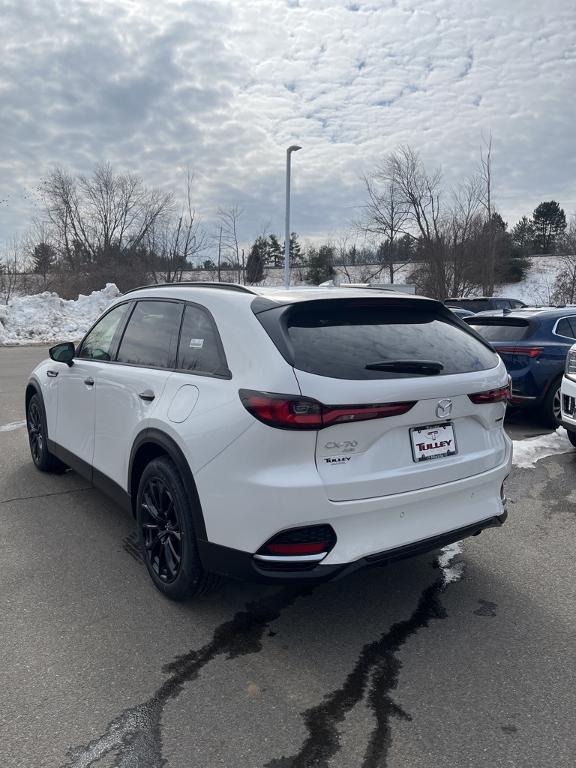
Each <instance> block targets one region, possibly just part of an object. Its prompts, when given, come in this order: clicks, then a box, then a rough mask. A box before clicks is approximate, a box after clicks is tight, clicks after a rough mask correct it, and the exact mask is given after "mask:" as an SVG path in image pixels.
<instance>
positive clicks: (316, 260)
mask: <svg viewBox="0 0 576 768" xmlns="http://www.w3.org/2000/svg"><path fill="white" fill-rule="evenodd" d="M335 255H336V253H335V249H334V247H333V246H331V245H321V246H320V248H318V249H316V248H310V249H309V251H308V271H307V272H306V280H307V281H308V282H309V283H312V284H313V285H320V283H325V282H326V281H328V280H332V278H333V277H334V275H335V274H336V270H335V269H334V266H333V265H334V256H335Z"/></svg>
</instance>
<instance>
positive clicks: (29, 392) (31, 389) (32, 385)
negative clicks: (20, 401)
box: [25, 379, 44, 413]
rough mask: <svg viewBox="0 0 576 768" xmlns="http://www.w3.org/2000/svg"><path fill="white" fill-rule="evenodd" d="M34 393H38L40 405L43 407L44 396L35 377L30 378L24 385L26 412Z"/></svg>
mask: <svg viewBox="0 0 576 768" xmlns="http://www.w3.org/2000/svg"><path fill="white" fill-rule="evenodd" d="M34 395H38V397H39V398H40V401H41V402H42V407H44V398H43V397H42V388H41V387H40V384H38V382H37V381H36V379H30V381H29V382H28V384H27V385H26V396H25V403H26V413H28V405H29V404H30V400H32V398H33V397H34Z"/></svg>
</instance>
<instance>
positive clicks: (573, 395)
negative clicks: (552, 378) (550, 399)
mask: <svg viewBox="0 0 576 768" xmlns="http://www.w3.org/2000/svg"><path fill="white" fill-rule="evenodd" d="M561 394H562V419H561V422H562V426H563V427H564V428H565V429H567V430H568V432H576V381H572V379H569V378H567V377H566V376H564V378H563V379H562V390H561Z"/></svg>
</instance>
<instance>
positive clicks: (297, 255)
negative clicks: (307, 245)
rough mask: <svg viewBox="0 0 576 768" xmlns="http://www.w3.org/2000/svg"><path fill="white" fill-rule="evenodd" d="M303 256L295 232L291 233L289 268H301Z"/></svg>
mask: <svg viewBox="0 0 576 768" xmlns="http://www.w3.org/2000/svg"><path fill="white" fill-rule="evenodd" d="M303 259H304V256H303V254H302V246H301V245H300V241H299V240H298V235H297V234H296V232H292V234H291V235H290V266H291V267H299V266H302V262H303Z"/></svg>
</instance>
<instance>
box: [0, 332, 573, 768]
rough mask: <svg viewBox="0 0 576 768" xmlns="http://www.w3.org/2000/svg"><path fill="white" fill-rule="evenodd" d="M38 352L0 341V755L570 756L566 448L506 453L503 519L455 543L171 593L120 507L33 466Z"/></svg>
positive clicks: (149, 765)
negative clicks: (370, 563)
mask: <svg viewBox="0 0 576 768" xmlns="http://www.w3.org/2000/svg"><path fill="white" fill-rule="evenodd" d="M43 354H44V350H42V349H41V348H38V347H36V348H25V349H24V348H22V349H0V520H1V524H2V538H1V542H2V543H1V547H2V549H1V551H2V576H3V578H2V585H1V586H0V765H1V766H2V768H12V767H16V766H17V767H18V768H24V767H25V768H37V767H41V766H46V767H50V768H59V767H63V766H68V767H72V766H74V767H75V768H80V766H86V767H87V768H88V766H95V767H96V768H103V767H106V768H112V766H116V767H117V768H160V766H167V767H168V768H192V767H193V766H199V767H200V766H201V767H202V768H212V767H213V766H214V767H216V766H224V767H229V768H236V767H244V766H249V767H252V766H253V767H254V768H312V767H314V768H354V767H356V766H358V768H376V767H377V766H380V767H384V768H430V766H434V768H448V766H451V767H452V766H454V765H457V766H459V768H467V767H468V766H470V767H471V768H476V767H477V766H478V767H479V766H482V767H486V768H488V767H489V768H510V767H511V766H512V767H514V766H517V767H518V768H526V767H528V768H532V766H533V767H534V768H536V767H537V768H547V767H548V766H550V767H552V766H554V768H559V767H560V768H563V767H564V766H566V768H569V767H571V766H573V765H574V764H575V760H574V754H575V753H576V734H575V733H574V728H573V717H574V711H575V710H576V673H575V668H576V659H575V648H576V642H575V639H576V578H575V577H576V565H575V558H574V541H575V540H576V514H575V509H576V507H575V501H576V451H571V450H567V452H566V453H562V454H557V455H553V456H549V457H547V458H543V459H541V460H540V461H539V462H538V463H537V464H536V465H535V466H534V467H532V468H527V469H515V470H514V471H513V473H512V475H511V477H510V479H509V482H508V486H507V493H508V496H509V499H510V507H509V512H510V516H509V520H508V523H507V524H506V526H505V527H504V528H503V529H501V530H488V531H485V532H484V533H482V534H481V535H480V536H479V537H477V538H473V539H467V540H466V541H465V542H463V544H462V546H461V551H459V549H460V548H458V547H454V548H452V549H451V550H450V551H448V552H446V553H444V555H443V556H442V557H441V558H439V557H438V555H437V553H436V555H433V554H431V555H426V556H423V557H419V558H417V559H413V560H409V561H404V562H402V563H399V564H396V565H394V566H389V567H387V568H376V569H373V570H370V571H365V572H362V573H356V574H354V575H352V576H351V577H350V578H348V579H347V580H342V581H340V582H335V583H331V584H326V585H322V586H315V587H314V588H310V589H298V588H296V589H283V588H268V587H262V586H256V585H252V584H242V583H236V582H229V581H227V582H222V583H221V585H220V586H219V587H218V588H217V589H216V590H215V591H214V592H212V593H210V594H209V595H207V596H205V597H203V598H202V599H201V600H199V601H197V602H194V603H190V604H186V605H178V604H172V603H170V602H168V601H166V600H165V599H164V598H162V597H161V595H159V594H158V593H157V592H156V590H155V589H154V588H153V587H152V585H151V584H150V583H149V581H148V578H147V575H146V573H145V569H144V566H143V565H142V562H141V560H140V557H139V552H138V549H137V547H136V546H135V540H134V536H133V524H132V520H131V519H130V518H129V516H128V515H126V514H124V513H123V512H122V511H120V510H118V509H117V508H116V507H115V506H114V505H113V504H112V503H111V502H110V501H108V499H107V498H106V497H104V496H102V495H101V494H100V493H98V492H97V491H95V490H94V489H92V488H90V487H88V485H87V484H86V482H85V481H83V480H82V478H80V477H78V476H77V475H75V474H74V473H72V472H69V473H66V474H65V475H63V476H46V475H42V474H41V473H39V472H37V471H36V470H35V469H34V467H33V466H32V464H31V462H30V459H29V454H28V447H27V443H26V434H25V430H24V429H23V427H22V426H21V423H19V422H21V420H22V418H23V413H22V399H23V388H24V383H25V381H26V377H27V374H28V372H29V370H30V369H31V368H32V367H33V365H34V364H35V362H36V361H37V360H39V359H41V358H42V357H43ZM2 427H8V429H5V430H3V429H2ZM508 428H509V431H510V433H511V434H512V436H513V438H514V439H515V440H521V439H524V438H526V437H532V436H535V435H538V434H543V433H545V432H546V430H543V429H541V428H540V427H539V426H538V425H537V424H536V423H532V422H530V421H529V420H527V419H526V418H520V417H518V416H515V417H514V418H513V419H512V420H511V421H510V422H509V426H508Z"/></svg>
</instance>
